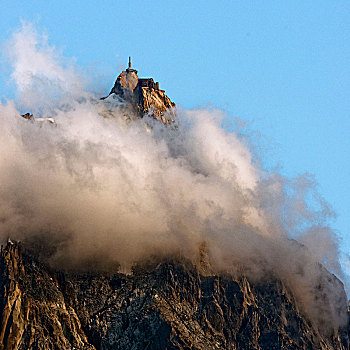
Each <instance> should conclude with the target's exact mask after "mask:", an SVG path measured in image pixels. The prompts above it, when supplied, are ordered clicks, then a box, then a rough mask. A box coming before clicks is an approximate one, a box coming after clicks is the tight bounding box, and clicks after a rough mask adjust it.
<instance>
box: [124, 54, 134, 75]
mask: <svg viewBox="0 0 350 350" xmlns="http://www.w3.org/2000/svg"><path fill="white" fill-rule="evenodd" d="M126 72H127V73H131V72H134V73H136V74H137V70H136V69H133V68H131V56H129V64H128V68H127V69H126Z"/></svg>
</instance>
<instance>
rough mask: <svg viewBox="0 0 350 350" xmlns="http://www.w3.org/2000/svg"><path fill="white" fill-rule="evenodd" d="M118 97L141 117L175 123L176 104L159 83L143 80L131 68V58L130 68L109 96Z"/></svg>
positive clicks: (121, 74)
mask: <svg viewBox="0 0 350 350" xmlns="http://www.w3.org/2000/svg"><path fill="white" fill-rule="evenodd" d="M114 96H115V97H118V98H120V99H121V100H122V101H123V102H124V103H126V104H127V107H128V108H130V109H131V110H133V112H135V113H136V114H137V115H138V116H139V117H141V118H142V117H144V116H145V115H150V116H152V117H154V118H155V119H157V120H160V121H162V122H163V123H164V124H171V123H173V122H174V119H173V118H174V116H175V112H174V108H175V103H174V102H172V101H171V100H170V98H169V97H168V96H167V95H166V94H165V91H164V90H160V89H159V83H158V82H154V81H153V79H152V78H147V79H141V78H139V77H138V75H137V70H136V69H133V68H131V61H130V58H129V68H127V69H126V70H125V71H123V72H121V73H120V74H119V76H118V78H117V80H116V82H115V84H114V86H113V88H112V90H111V92H110V93H109V95H108V96H107V97H105V98H103V99H106V98H110V97H114Z"/></svg>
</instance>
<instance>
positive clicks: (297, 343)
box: [0, 243, 349, 350]
mask: <svg viewBox="0 0 350 350" xmlns="http://www.w3.org/2000/svg"><path fill="white" fill-rule="evenodd" d="M344 307H346V306H345V305H344ZM0 325H1V327H0V349H4V350H5V349H6V350H10V349H11V350H15V349H266V350H267V349H269V350H271V349H348V348H349V338H348V329H346V328H344V329H339V330H334V331H333V332H331V333H329V334H328V335H327V336H326V335H322V334H320V333H319V332H318V330H317V329H316V328H315V327H314V326H313V325H312V324H311V323H310V322H309V321H308V319H307V317H306V316H305V315H303V313H302V311H301V310H300V309H299V308H298V306H297V303H296V301H295V300H294V298H293V296H292V294H291V293H290V292H289V290H288V289H287V288H286V287H285V286H284V285H283V283H282V282H281V281H279V280H277V279H275V280H270V281H269V282H256V283H252V282H250V281H249V280H248V279H247V278H246V277H244V276H242V277H241V278H239V279H234V278H232V277H229V276H203V275H201V274H200V273H199V272H198V270H197V269H196V268H195V267H194V266H193V265H191V264H190V263H188V262H186V261H185V262H184V261H179V260H177V261H176V260H171V261H162V262H158V263H150V264H148V265H147V264H143V265H142V266H141V265H139V266H136V267H135V268H134V269H133V272H132V274H130V275H125V274H121V273H117V272H115V273H94V274H91V273H89V274H87V273H72V272H62V271H57V270H56V271H55V270H52V269H50V268H49V267H48V266H47V265H45V264H43V263H40V262H39V261H38V260H37V259H36V258H35V257H34V256H33V255H32V254H31V253H29V252H26V251H25V250H24V249H23V247H22V246H21V245H20V244H17V243H8V244H7V246H5V247H2V249H1V256H0Z"/></svg>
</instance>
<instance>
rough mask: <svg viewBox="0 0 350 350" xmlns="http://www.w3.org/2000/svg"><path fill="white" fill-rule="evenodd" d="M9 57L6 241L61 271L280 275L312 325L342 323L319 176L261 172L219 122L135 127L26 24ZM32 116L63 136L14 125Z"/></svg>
mask: <svg viewBox="0 0 350 350" xmlns="http://www.w3.org/2000/svg"><path fill="white" fill-rule="evenodd" d="M6 47H7V49H6V53H7V55H8V56H9V57H10V59H11V62H12V63H13V75H12V78H13V79H14V81H15V83H16V84H17V93H18V94H17V97H16V101H15V102H14V101H8V102H7V103H6V104H1V105H0V123H1V128H0V149H1V157H0V184H1V186H0V240H2V241H3V242H5V241H6V239H7V238H9V237H11V239H17V240H23V241H28V242H31V243H33V244H34V245H37V246H40V245H41V246H43V247H44V249H45V251H46V253H47V255H48V258H49V261H50V263H51V264H53V265H54V266H56V267H60V268H84V267H85V268H88V267H90V266H94V267H95V268H96V267H97V268H101V269H104V268H110V267H111V266H116V265H120V266H121V267H122V268H123V269H128V268H130V267H131V266H132V264H133V263H135V262H137V261H140V260H143V259H147V258H149V257H150V256H160V255H161V256H168V255H169V256H172V255H180V256H183V257H185V258H187V259H190V260H191V261H192V262H193V263H195V264H197V265H198V266H199V268H201V269H202V270H203V273H205V272H206V273H212V272H228V273H231V274H233V275H238V274H240V273H241V272H242V271H244V273H246V274H248V276H250V278H253V279H256V278H262V279H264V278H268V277H269V276H271V275H274V276H277V277H279V278H281V279H282V280H284V281H285V282H286V283H287V285H288V286H289V288H291V289H292V290H293V292H294V294H295V295H296V298H297V299H298V300H299V301H300V302H301V303H302V304H303V306H304V308H305V310H306V311H307V312H308V314H309V316H310V318H311V319H312V320H313V321H315V322H318V323H319V324H320V325H321V326H322V325H325V324H330V325H334V326H338V325H339V324H343V323H344V322H345V321H346V315H345V311H346V310H343V311H340V310H341V308H342V307H344V303H345V300H344V295H343V294H342V293H341V291H340V289H339V286H338V284H339V283H338V281H337V280H336V279H335V278H331V276H330V275H327V274H325V273H324V270H323V268H322V267H321V265H320V263H323V264H324V265H325V266H326V267H327V268H328V269H329V270H331V271H332V272H335V273H336V274H337V275H338V276H340V277H342V271H341V269H340V265H339V263H338V244H337V237H336V235H335V234H334V232H333V231H332V230H331V229H330V227H329V226H328V225H327V222H328V220H329V218H330V217H331V216H332V215H333V214H332V212H331V210H330V209H329V208H328V206H327V204H326V203H325V201H324V200H323V199H322V198H321V197H320V195H319V194H318V193H317V192H316V190H315V181H314V179H313V178H312V176H310V175H304V176H300V177H298V178H296V179H287V178H285V177H283V176H281V175H280V174H277V173H272V172H268V171H266V170H262V169H261V168H260V167H259V165H258V163H257V162H255V161H253V159H254V157H253V154H252V152H251V151H250V149H251V147H250V145H249V142H248V141H247V140H245V139H244V138H242V137H240V136H239V134H237V133H235V132H231V131H229V130H227V129H225V128H223V127H222V122H223V120H224V119H225V118H226V117H227V116H225V114H224V113H223V112H221V111H219V110H211V111H209V110H191V111H188V110H181V109H178V119H179V127H178V128H177V129H174V128H171V127H164V126H163V125H160V124H158V123H156V122H155V123H152V122H151V121H150V120H147V118H144V119H138V118H136V117H135V118H134V119H133V120H131V121H130V120H126V119H125V118H124V116H123V113H124V112H123V111H124V109H121V108H119V107H118V104H117V103H116V104H115V105H114V106H110V105H106V103H105V102H103V101H99V100H98V97H97V96H93V95H92V94H91V93H89V92H87V91H85V90H84V82H83V81H82V80H81V79H80V77H79V74H77V73H76V72H75V70H74V67H73V66H71V65H65V64H63V65H62V59H61V58H59V56H58V55H57V54H56V53H55V50H54V49H53V48H52V47H49V46H48V44H47V40H46V39H45V38H43V37H42V36H40V35H39V34H38V33H36V31H35V30H34V29H33V27H32V26H31V25H28V24H25V25H24V26H23V27H22V29H21V30H20V31H18V32H16V33H15V34H14V35H13V37H12V39H11V40H10V42H9V43H8V45H7V46H6ZM108 88H109V87H106V90H108ZM24 107H25V108H29V107H30V110H31V111H34V113H38V115H40V116H42V117H55V120H56V123H57V124H56V125H52V124H50V123H36V122H30V121H28V120H25V119H23V118H21V117H19V115H20V112H19V110H18V108H24ZM150 126H151V127H150ZM295 239H297V241H296V240H295ZM203 254H204V255H205V261H207V264H206V266H204V265H203ZM320 286H321V289H320ZM320 294H322V299H320Z"/></svg>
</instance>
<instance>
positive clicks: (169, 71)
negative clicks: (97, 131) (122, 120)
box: [0, 0, 350, 254]
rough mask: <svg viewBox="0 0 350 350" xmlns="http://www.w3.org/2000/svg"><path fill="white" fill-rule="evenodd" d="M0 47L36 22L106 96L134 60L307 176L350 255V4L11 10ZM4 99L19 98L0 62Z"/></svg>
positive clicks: (284, 167)
mask: <svg viewBox="0 0 350 350" xmlns="http://www.w3.org/2000/svg"><path fill="white" fill-rule="evenodd" d="M0 5H1V6H0V8H1V11H0V42H1V43H3V42H4V41H5V40H7V39H8V38H9V37H10V36H11V34H12V32H13V31H14V30H16V29H17V28H18V27H19V26H20V21H21V20H25V21H30V22H33V23H34V24H35V26H36V27H37V28H38V30H39V31H43V32H45V33H46V34H47V35H48V38H49V43H50V44H51V45H55V46H56V48H57V49H59V50H60V51H61V52H62V53H63V55H64V56H66V57H74V59H75V60H76V63H77V64H78V65H79V66H81V67H83V68H84V69H88V70H90V71H91V72H93V74H94V76H95V79H96V87H95V89H96V90H97V91H98V92H100V93H101V94H102V95H103V94H106V93H107V92H109V90H110V88H111V87H112V85H113V83H114V80H115V78H116V75H117V74H118V73H119V71H120V69H121V65H126V63H127V57H128V56H129V55H131V56H132V57H133V65H134V66H135V67H136V68H137V69H138V70H139V75H140V76H145V77H148V76H152V77H154V78H155V79H156V80H157V81H159V82H160V86H161V88H163V89H165V90H166V92H167V94H168V95H169V96H170V97H171V98H172V99H173V100H174V101H175V102H176V103H177V104H179V105H181V106H183V107H185V108H194V107H196V106H202V105H207V104H212V105H214V106H217V107H220V108H222V109H224V110H225V111H227V113H229V114H230V115H233V116H235V117H240V118H242V119H243V120H245V121H247V122H248V123H249V125H250V129H251V130H256V131H258V132H259V133H261V135H263V138H262V141H261V142H262V144H263V146H264V147H265V148H264V150H265V151H264V152H267V154H266V157H265V158H266V159H267V160H268V163H269V164H270V165H271V164H279V165H280V166H281V170H280V171H281V172H282V173H283V174H286V175H288V176H296V175H298V174H301V173H304V172H309V173H312V174H314V175H315V178H316V180H317V182H318V183H319V191H320V193H321V194H322V195H323V196H324V197H325V199H326V200H327V201H328V202H329V203H330V204H331V206H332V207H333V209H334V210H335V211H336V212H337V214H338V218H337V219H336V220H335V221H334V223H333V227H335V228H336V230H338V232H339V236H340V237H341V239H342V243H341V247H342V250H343V252H344V253H346V254H350V205H349V204H350V200H349V198H350V162H349V151H350V137H349V132H350V98H349V92H350V20H349V18H350V2H349V1H318V2H316V1H268V0H266V1H232V0H230V1H215V2H214V1H191V0H188V1H186V2H179V1H167V0H165V1H164V0H163V1H158V0H155V1H124V0H123V1H99V2H95V1H84V2H80V1H66V0H61V1H59V2H58V1H55V2H54V1H52V2H48V1H42V0H37V1H35V0H32V1H29V0H28V1H25V2H23V1H16V0H14V1H11V2H9V1H6V0H0ZM0 63H1V66H0V67H1V77H2V78H1V79H0V96H1V97H4V96H5V97H6V96H11V94H12V93H13V88H12V86H11V85H9V84H8V81H9V70H8V66H7V65H6V64H5V62H4V60H3V58H1V61H0Z"/></svg>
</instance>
